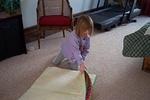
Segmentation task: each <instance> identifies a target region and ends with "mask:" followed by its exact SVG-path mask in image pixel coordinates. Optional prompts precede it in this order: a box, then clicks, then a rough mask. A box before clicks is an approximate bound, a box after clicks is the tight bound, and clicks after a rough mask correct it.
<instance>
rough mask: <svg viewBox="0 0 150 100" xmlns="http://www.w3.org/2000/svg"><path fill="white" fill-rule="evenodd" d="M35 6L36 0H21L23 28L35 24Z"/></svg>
mask: <svg viewBox="0 0 150 100" xmlns="http://www.w3.org/2000/svg"><path fill="white" fill-rule="evenodd" d="M36 6H37V0H21V11H22V19H23V26H24V28H27V27H31V26H34V25H36V24H37V17H36V16H37V15H36Z"/></svg>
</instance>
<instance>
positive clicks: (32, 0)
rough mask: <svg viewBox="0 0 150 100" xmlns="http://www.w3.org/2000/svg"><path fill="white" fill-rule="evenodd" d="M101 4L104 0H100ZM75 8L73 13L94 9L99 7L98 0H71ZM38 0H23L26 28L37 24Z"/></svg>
mask: <svg viewBox="0 0 150 100" xmlns="http://www.w3.org/2000/svg"><path fill="white" fill-rule="evenodd" d="M100 1H101V2H100V6H102V5H103V3H104V2H103V1H104V0H100ZM69 2H70V5H71V7H72V8H73V14H75V13H79V12H82V11H86V10H89V9H93V8H96V7H97V2H98V0H69ZM36 6H37V0H21V10H22V17H23V25H24V28H27V27H31V26H34V25H36V24H37V17H36V16H37V15H36Z"/></svg>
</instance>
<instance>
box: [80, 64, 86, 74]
mask: <svg viewBox="0 0 150 100" xmlns="http://www.w3.org/2000/svg"><path fill="white" fill-rule="evenodd" d="M85 69H86V66H85V64H84V63H82V64H80V72H81V73H83V72H84V70H85Z"/></svg>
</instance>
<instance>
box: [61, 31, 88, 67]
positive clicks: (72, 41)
mask: <svg viewBox="0 0 150 100" xmlns="http://www.w3.org/2000/svg"><path fill="white" fill-rule="evenodd" d="M89 48H90V37H85V38H80V37H79V36H77V34H76V33H75V31H72V32H71V33H70V34H69V35H68V36H67V37H66V38H65V40H64V41H63V43H62V45H61V51H62V53H63V55H64V56H65V57H66V58H68V59H69V60H70V61H71V62H75V61H76V62H77V63H78V65H80V64H81V63H83V61H84V59H85V57H86V55H87V54H88V49H89Z"/></svg>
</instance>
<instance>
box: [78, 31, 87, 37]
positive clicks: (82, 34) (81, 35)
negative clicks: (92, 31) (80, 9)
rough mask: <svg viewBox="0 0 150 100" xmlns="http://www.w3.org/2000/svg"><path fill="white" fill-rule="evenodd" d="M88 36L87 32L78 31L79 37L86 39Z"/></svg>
mask: <svg viewBox="0 0 150 100" xmlns="http://www.w3.org/2000/svg"><path fill="white" fill-rule="evenodd" d="M88 35H89V30H84V31H80V37H83V38H84V37H87V36H88Z"/></svg>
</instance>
